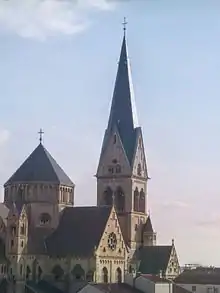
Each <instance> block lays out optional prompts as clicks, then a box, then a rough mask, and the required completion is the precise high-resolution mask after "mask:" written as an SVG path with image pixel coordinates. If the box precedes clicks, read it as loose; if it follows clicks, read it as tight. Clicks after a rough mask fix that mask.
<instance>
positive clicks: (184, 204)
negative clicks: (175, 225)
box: [154, 200, 189, 208]
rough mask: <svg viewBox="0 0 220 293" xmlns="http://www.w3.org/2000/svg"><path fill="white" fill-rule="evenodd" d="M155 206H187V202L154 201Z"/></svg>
mask: <svg viewBox="0 0 220 293" xmlns="http://www.w3.org/2000/svg"><path fill="white" fill-rule="evenodd" d="M154 204H155V205H156V206H161V207H171V208H188V207H189V204H188V203H186V202H183V201H178V200H174V201H164V202H158V203H154Z"/></svg>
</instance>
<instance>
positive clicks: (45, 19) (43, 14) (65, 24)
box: [0, 0, 115, 40]
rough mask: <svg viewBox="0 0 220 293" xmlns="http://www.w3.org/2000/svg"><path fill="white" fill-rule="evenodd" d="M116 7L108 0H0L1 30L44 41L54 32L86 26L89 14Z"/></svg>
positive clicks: (69, 31)
mask: <svg viewBox="0 0 220 293" xmlns="http://www.w3.org/2000/svg"><path fill="white" fill-rule="evenodd" d="M114 7H115V4H114V3H110V2H109V1H108V0H80V1H77V0H2V1H0V27H1V31H5V32H12V33H15V34H17V35H19V36H21V37H25V38H34V39H40V40H43V39H45V38H47V37H50V36H55V35H59V34H61V35H73V34H77V33H80V32H82V31H83V30H85V29H86V28H87V27H88V25H89V14H90V12H92V11H94V12H96V11H108V10H111V9H113V8H114Z"/></svg>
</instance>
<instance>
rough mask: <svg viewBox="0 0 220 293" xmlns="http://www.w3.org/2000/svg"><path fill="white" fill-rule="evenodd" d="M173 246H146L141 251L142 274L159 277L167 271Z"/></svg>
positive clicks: (140, 268)
mask: <svg viewBox="0 0 220 293" xmlns="http://www.w3.org/2000/svg"><path fill="white" fill-rule="evenodd" d="M172 248H173V246H172V245H170V246H163V245H161V246H145V247H142V248H141V249H140V251H139V259H140V266H139V272H140V273H141V274H152V275H157V274H160V272H161V271H162V272H165V270H166V269H167V266H168V263H169V259H170V254H171V251H172Z"/></svg>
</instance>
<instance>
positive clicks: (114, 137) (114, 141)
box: [113, 134, 117, 144]
mask: <svg viewBox="0 0 220 293" xmlns="http://www.w3.org/2000/svg"><path fill="white" fill-rule="evenodd" d="M116 140H117V137H116V134H114V136H113V144H116Z"/></svg>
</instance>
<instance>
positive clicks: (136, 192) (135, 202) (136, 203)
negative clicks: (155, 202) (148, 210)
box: [134, 187, 139, 212]
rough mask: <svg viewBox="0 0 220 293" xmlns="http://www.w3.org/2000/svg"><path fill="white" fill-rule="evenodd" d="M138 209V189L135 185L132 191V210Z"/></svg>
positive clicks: (136, 210)
mask: <svg viewBox="0 0 220 293" xmlns="http://www.w3.org/2000/svg"><path fill="white" fill-rule="evenodd" d="M138 210H139V191H138V188H137V187H136V188H135V191H134V211H135V212H138Z"/></svg>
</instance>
